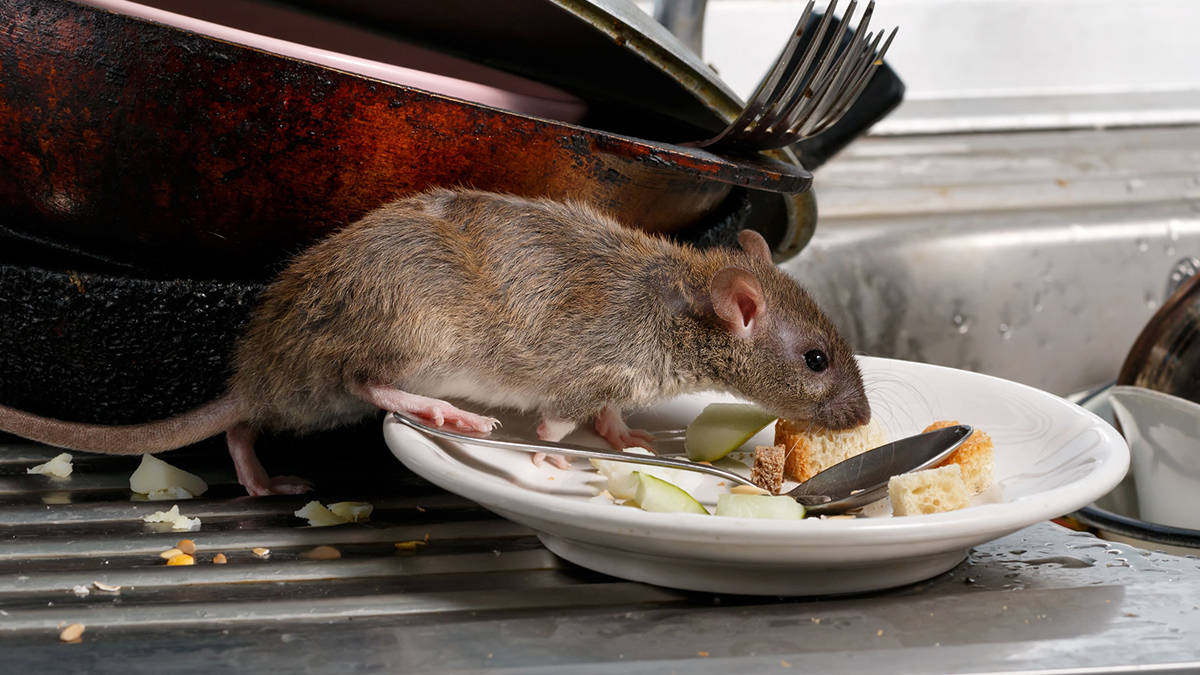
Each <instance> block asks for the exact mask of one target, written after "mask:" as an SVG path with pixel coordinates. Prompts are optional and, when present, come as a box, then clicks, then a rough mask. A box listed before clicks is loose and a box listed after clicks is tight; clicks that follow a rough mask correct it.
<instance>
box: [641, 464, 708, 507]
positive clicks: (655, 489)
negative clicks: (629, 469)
mask: <svg viewBox="0 0 1200 675" xmlns="http://www.w3.org/2000/svg"><path fill="white" fill-rule="evenodd" d="M633 475H634V476H637V479H638V486H637V494H635V495H634V497H633V500H634V501H635V502H637V505H638V506H640V507H642V509H643V510H646V511H654V512H657V513H703V514H704V515H706V516H707V515H708V509H706V508H704V505H703V504H701V503H700V502H698V501H696V500H695V499H693V498H692V496H691V495H689V494H688V493H686V492H684V491H683V490H681V489H679V488H677V487H675V486H674V485H671V484H670V483H668V482H667V481H665V480H662V479H661V478H655V477H654V476H650V475H648V474H644V473H642V472H641V471H634V472H633Z"/></svg>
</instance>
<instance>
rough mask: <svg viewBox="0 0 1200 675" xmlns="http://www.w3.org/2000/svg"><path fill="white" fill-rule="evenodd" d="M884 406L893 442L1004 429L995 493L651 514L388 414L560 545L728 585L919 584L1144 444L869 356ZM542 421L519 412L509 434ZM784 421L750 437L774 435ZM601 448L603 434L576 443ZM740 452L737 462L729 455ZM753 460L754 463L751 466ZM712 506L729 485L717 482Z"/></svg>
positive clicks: (399, 453) (572, 474)
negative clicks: (932, 503)
mask: <svg viewBox="0 0 1200 675" xmlns="http://www.w3.org/2000/svg"><path fill="white" fill-rule="evenodd" d="M861 365H862V368H863V374H864V378H865V380H866V383H867V389H868V391H869V392H870V394H869V396H870V398H871V406H872V410H873V411H874V414H875V415H876V417H877V418H878V419H879V420H880V421H881V422H883V423H884V425H885V426H886V427H887V429H888V432H889V434H890V435H891V437H892V438H900V437H903V436H908V435H911V434H914V433H918V432H920V431H921V430H922V429H923V428H924V427H925V426H926V425H928V424H929V423H931V422H933V421H935V420H946V419H949V420H958V421H961V422H963V423H966V424H971V425H974V426H976V427H977V428H979V429H982V430H983V431H986V432H987V433H988V434H990V435H991V436H992V439H993V440H994V441H995V445H996V465H995V479H994V482H993V485H992V488H991V489H989V490H988V491H987V492H984V493H983V494H982V495H980V496H979V497H977V498H976V499H975V502H974V503H973V504H972V506H971V507H970V508H967V509H963V510H961V511H954V512H950V513H939V514H933V515H927V516H910V517H903V518H893V517H891V515H890V509H889V508H888V507H887V503H886V501H885V502H882V503H880V504H879V505H876V506H874V507H868V511H869V512H870V515H871V517H864V518H858V519H855V520H821V519H816V518H813V519H806V520H802V521H771V520H752V519H742V518H723V517H717V516H703V515H695V514H681V513H648V512H645V511H641V510H640V509H636V508H630V507H622V506H615V505H611V504H601V503H595V502H594V501H589V499H590V498H591V497H592V496H593V494H594V493H595V488H593V487H592V485H593V482H594V481H596V480H597V478H598V477H597V475H596V473H595V472H594V471H591V470H590V465H588V464H587V463H586V462H583V461H580V460H576V462H575V463H574V466H573V470H571V471H561V470H559V469H555V468H553V467H551V466H549V465H548V464H546V465H543V466H542V467H540V468H539V467H534V466H533V464H532V463H531V462H530V458H529V456H528V455H527V454H525V453H521V452H516V451H512V452H509V451H501V450H495V449H488V448H483V447H479V446H472V445H469V444H458V443H451V442H443V441H436V442H435V441H432V440H429V439H427V438H425V437H424V436H421V435H420V434H418V433H417V432H415V431H412V430H411V429H409V428H408V427H405V426H403V425H401V424H400V423H398V422H395V421H394V420H392V419H391V418H390V416H389V417H388V419H387V421H386V422H385V423H384V436H385V438H386V440H387V442H388V445H389V447H391V449H392V452H393V453H395V455H396V457H398V458H399V459H400V461H402V462H404V464H405V465H407V466H408V467H409V468H410V469H412V470H413V471H415V472H416V473H418V474H419V475H421V476H422V477H424V478H426V479H427V480H429V481H430V482H432V483H434V484H436V485H438V486H440V487H443V488H445V489H447V490H449V491H451V492H454V493H457V494H459V495H462V496H464V497H467V498H469V499H472V500H475V501H477V502H479V503H480V504H482V505H483V506H485V507H487V508H488V509H490V510H492V511H494V512H496V513H498V514H500V515H502V516H504V517H505V518H508V519H510V520H513V521H515V522H518V523H522V524H524V525H527V526H529V527H531V528H532V529H534V530H535V531H537V532H538V536H539V537H540V538H541V540H542V542H543V543H544V544H545V545H546V547H547V548H549V549H550V550H551V551H553V552H554V553H556V554H558V555H560V556H562V557H563V558H566V559H567V560H570V561H571V562H574V563H576V564H578V565H581V566H583V567H587V568H590V569H593V570H597V571H599V572H604V573H606V574H611V575H613V576H617V577H622V578H625V579H631V580H635V581H643V582H647V583H652V584H657V585H660V586H670V587H674V588H683V589H690V590H697V591H708V592H717V593H745V594H755V595H823V594H834V593H853V592H860V591H870V590H876V589H881V588H888V587H892V586H899V585H903V584H907V583H913V582H916V581H920V580H922V579H927V578H929V577H932V576H935V575H937V574H940V573H942V572H945V571H947V570H949V569H951V568H952V567H954V566H955V565H957V564H958V563H959V562H961V561H962V560H963V559H964V558H965V557H966V554H967V551H968V550H969V549H970V548H971V547H972V546H975V545H978V544H982V543H984V542H987V541H990V540H992V539H995V538H997V537H1002V536H1004V535H1006V534H1009V533H1012V532H1015V531H1017V530H1019V529H1021V528H1023V527H1026V526H1028V525H1032V524H1034V523H1036V522H1039V521H1042V520H1046V519H1048V518H1054V517H1057V516H1060V515H1063V514H1066V513H1069V512H1071V511H1074V510H1076V509H1078V508H1080V507H1082V506H1084V505H1086V504H1089V503H1091V502H1092V501H1093V500H1095V499H1096V498H1098V497H1100V496H1101V495H1103V494H1105V493H1107V492H1108V491H1109V490H1111V489H1112V488H1113V487H1114V486H1115V485H1116V484H1117V483H1118V482H1120V480H1121V478H1122V477H1123V476H1124V475H1125V472H1126V469H1127V468H1128V466H1129V450H1128V447H1127V446H1126V445H1125V441H1124V440H1123V439H1122V438H1121V436H1120V435H1119V434H1117V432H1116V431H1115V430H1114V429H1113V428H1112V427H1111V426H1109V425H1108V424H1107V423H1105V422H1104V421H1102V420H1101V419H1100V418H1098V417H1096V416H1095V415H1093V414H1092V413H1090V412H1088V411H1086V410H1083V409H1082V408H1080V407H1078V406H1075V405H1073V404H1070V403H1068V402H1066V401H1064V400H1063V399H1060V398H1058V397H1056V396H1053V395H1050V394H1047V393H1045V392H1042V391H1038V390H1036V389H1032V388H1030V387H1026V386H1024V385H1020V384H1016V383H1013V382H1008V381H1006V380H1001V379H997V378H994V377H989V376H986V375H979V374H977V373H970V372H966V371H960V370H953V369H949V368H941V367H938V366H929V365H924V364H918V363H909V362H905V361H892V360H887V359H876V358H863V359H861ZM719 400H732V399H731V397H728V396H724V395H719V394H701V395H693V396H687V397H682V398H679V399H676V400H673V401H670V402H667V403H664V404H662V405H659V406H656V407H655V408H653V409H651V410H648V411H644V412H642V413H640V414H636V415H633V416H632V417H631V418H630V423H631V425H633V426H635V427H640V428H644V429H649V430H651V431H654V430H665V429H673V428H682V427H684V426H686V424H687V423H688V422H689V421H691V420H692V419H693V418H694V417H695V416H696V415H697V414H699V412H700V411H701V410H702V409H703V408H704V406H705V405H706V404H708V403H710V402H713V401H719ZM535 424H536V420H530V419H520V418H518V419H512V418H510V419H509V420H508V422H507V427H506V428H507V429H508V430H509V431H516V430H520V429H525V428H529V429H532V428H533V426H534V425H535ZM769 437H770V431H769V429H768V432H765V433H764V434H760V435H759V436H758V437H756V438H754V439H751V440H750V441H749V442H748V443H747V447H748V448H751V449H752V448H753V446H754V444H755V443H756V442H758V443H761V442H763V441H764V440H766V441H767V442H769ZM589 439H590V440H591V441H592V442H594V443H596V444H597V445H598V444H599V442H598V441H599V439H597V438H596V437H595V436H592V435H591V434H590V433H585V432H577V433H576V434H575V435H574V437H572V438H570V439H569V440H571V441H573V442H588V440H589ZM723 461H726V462H730V463H732V462H733V461H734V460H731V459H727V460H723ZM741 466H744V465H741ZM705 481H706V482H705V484H704V485H703V486H702V488H700V489H699V490H697V491H696V496H697V498H698V499H700V501H702V502H709V503H712V502H714V501H715V499H716V495H717V494H718V493H719V492H721V491H724V490H727V489H728V488H727V487H724V486H721V485H718V483H719V481H718V480H717V479H715V478H711V477H706V479H705Z"/></svg>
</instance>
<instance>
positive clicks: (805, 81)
mask: <svg viewBox="0 0 1200 675" xmlns="http://www.w3.org/2000/svg"><path fill="white" fill-rule="evenodd" d="M857 5H858V0H851V1H850V6H849V8H848V9H847V10H846V12H847V14H846V15H847V16H850V14H852V13H853V12H854V8H855V7H856V6H857ZM835 9H837V1H836V0H832V1H831V2H830V3H829V7H828V8H827V9H826V10H825V15H824V16H823V17H821V23H820V24H819V25H818V27H817V32H816V34H815V35H813V37H812V40H811V41H810V42H809V44H808V48H807V49H806V50H805V54H804V59H803V61H802V63H801V64H800V66H799V68H797V69H796V70H795V72H794V73H793V77H792V78H790V80H789V82H788V85H787V87H785V88H783V89H781V90H779V92H778V96H776V97H775V100H774V101H772V107H771V108H770V109H769V110H768V111H766V112H764V113H763V115H762V117H761V118H760V119H759V120H758V123H757V124H756V125H755V128H756V129H760V130H762V132H764V133H766V134H770V133H771V132H772V131H773V130H774V129H775V127H776V125H778V123H779V120H780V119H781V117H783V116H784V115H786V114H787V112H788V111H789V109H791V108H793V107H795V106H796V105H807V104H808V103H810V102H811V101H812V99H813V98H814V97H813V94H812V92H811V85H812V83H813V82H816V81H817V80H818V79H819V78H820V77H821V75H822V74H823V73H824V72H825V70H826V68H828V67H829V65H830V62H831V61H832V60H833V59H831V58H830V57H831V56H832V53H833V52H834V51H835V50H836V49H837V47H838V45H840V43H841V41H842V35H844V34H845V28H846V23H845V22H842V23H841V24H839V27H838V33H837V34H835V35H832V36H830V42H829V46H827V47H826V48H825V49H822V48H821V43H822V42H823V41H824V38H825V33H826V31H827V30H828V28H829V24H830V23H831V22H832V20H833V12H834V10H835ZM817 57H819V58H817ZM814 58H817V60H816V62H815V63H814V62H813V59H814ZM813 68H816V71H815V72H813ZM801 87H803V89H802V88H801ZM798 92H803V93H802V94H799V95H798ZM779 101H783V102H784V103H783V105H782V106H779V105H778V104H779Z"/></svg>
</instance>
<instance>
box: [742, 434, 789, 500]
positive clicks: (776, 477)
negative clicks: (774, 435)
mask: <svg viewBox="0 0 1200 675" xmlns="http://www.w3.org/2000/svg"><path fill="white" fill-rule="evenodd" d="M785 455H786V453H785V452H784V450H783V446H782V445H774V446H768V445H760V446H758V447H757V448H755V449H754V467H753V468H751V469H750V481H751V482H752V483H754V484H755V485H757V486H758V487H760V488H762V489H764V490H766V491H767V492H770V493H771V494H773V495H777V494H779V491H780V490H782V489H783V473H784V468H785V467H784V457H785Z"/></svg>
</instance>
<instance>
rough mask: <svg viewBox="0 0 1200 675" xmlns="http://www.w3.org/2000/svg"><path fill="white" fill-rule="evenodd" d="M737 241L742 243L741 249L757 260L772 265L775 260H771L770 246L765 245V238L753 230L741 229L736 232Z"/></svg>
mask: <svg viewBox="0 0 1200 675" xmlns="http://www.w3.org/2000/svg"><path fill="white" fill-rule="evenodd" d="M738 243H739V244H741V245H742V250H743V251H745V252H746V253H749V254H750V255H752V256H754V257H755V258H758V259H759V260H761V261H763V262H765V263H767V264H769V265H773V264H775V262H774V261H773V260H771V247H770V246H767V240H766V239H763V236H762V235H761V234H759V233H757V232H755V231H754V230H742V231H741V232H738Z"/></svg>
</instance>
